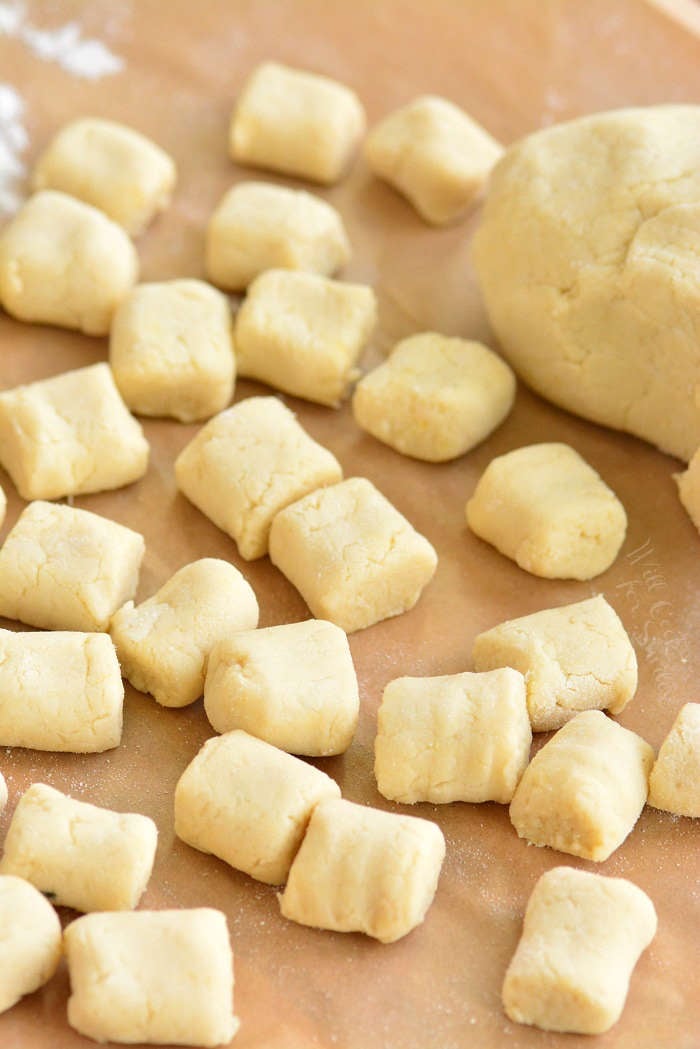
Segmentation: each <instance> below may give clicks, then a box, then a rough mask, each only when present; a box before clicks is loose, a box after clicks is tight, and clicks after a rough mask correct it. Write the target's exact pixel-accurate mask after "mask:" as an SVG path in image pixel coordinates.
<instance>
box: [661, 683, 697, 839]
mask: <svg viewBox="0 0 700 1049" xmlns="http://www.w3.org/2000/svg"><path fill="white" fill-rule="evenodd" d="M648 804H649V805H652V806H653V807H654V808H655V809H665V810H666V811H667V812H674V813H676V815H678V816H694V817H696V818H697V817H700V703H686V704H685V706H684V707H682V708H681V710H680V712H679V714H678V717H677V718H676V720H675V721H674V723H673V725H672V727H671V731H670V732H669V734H668V735H667V736H666V739H665V740H664V741H663V743H662V744H661V749H660V750H659V754H658V757H657V759H656V762H655V763H654V767H653V769H652V770H651V776H650V777H649V798H648Z"/></svg>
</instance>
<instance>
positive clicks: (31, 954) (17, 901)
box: [0, 874, 61, 1049]
mask: <svg viewBox="0 0 700 1049" xmlns="http://www.w3.org/2000/svg"><path fill="white" fill-rule="evenodd" d="M0 929H2V936H0V1013H4V1012H5V1011H6V1010H7V1009H9V1008H11V1007H12V1006H13V1005H14V1004H15V1002H18V1001H19V1000H20V998H23V997H24V995H25V994H31V993H32V991H36V990H37V989H38V988H39V987H42V986H43V985H44V984H45V983H46V981H47V980H49V979H51V977H52V976H53V974H54V972H55V971H56V967H57V966H58V963H59V960H60V957H61V923H60V921H59V920H58V915H57V914H56V912H55V910H54V909H53V907H52V906H51V904H50V903H49V902H48V900H46V899H45V898H44V897H43V896H42V895H41V893H40V892H39V891H38V890H37V889H35V888H34V886H33V885H30V884H29V882H27V881H24V879H23V878H15V877H13V876H12V875H10V874H0ZM8 1049H9V1047H8Z"/></svg>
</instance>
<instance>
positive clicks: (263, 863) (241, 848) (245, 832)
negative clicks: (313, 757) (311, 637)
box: [175, 730, 340, 885]
mask: <svg viewBox="0 0 700 1049" xmlns="http://www.w3.org/2000/svg"><path fill="white" fill-rule="evenodd" d="M337 797H340V790H339V788H338V786H337V784H336V783H335V782H334V780H332V779H331V778H330V776H327V775H326V774H325V772H321V771H319V769H316V768H314V767H313V766H312V765H307V764H306V762H304V761H302V760H301V759H300V758H295V757H292V755H291V754H286V753H285V752H284V751H282V750H278V749H277V748H276V747H273V746H271V745H270V744H269V743H265V742H264V741H263V740H261V739H256V738H255V737H254V736H249V735H248V733H247V732H242V731H239V730H235V731H233V732H227V733H225V735H223V736H215V737H214V738H213V739H209V740H207V742H206V743H205V744H204V746H203V747H202V749H201V750H200V751H199V753H198V754H197V756H196V757H195V758H194V759H193V761H192V762H190V764H189V765H188V766H187V768H186V769H185V771H184V772H183V774H182V776H181V777H180V780H179V782H178V784H177V787H176V788H175V833H176V834H177V836H178V837H179V838H182V840H183V841H185V842H187V844H188V845H192V846H193V847H194V848H195V849H200V850H201V851H202V852H210V853H212V854H213V855H214V856H218V857H219V859H222V860H225V862H226V863H228V864H230V865H231V866H232V867H235V868H236V869H237V870H241V871H244V872H245V873H246V874H249V875H250V876H251V878H256V879H257V880H258V881H264V882H267V883H268V884H270V885H282V883H283V882H285V881H286V879H287V875H288V873H289V868H290V866H291V863H292V860H293V859H294V856H295V854H296V852H297V849H298V848H299V845H300V844H301V840H302V838H303V837H304V832H305V831H306V826H307V824H308V822H309V818H310V816H311V813H312V811H313V809H314V808H315V806H316V805H317V804H318V803H319V802H320V801H323V800H324V799H327V798H337Z"/></svg>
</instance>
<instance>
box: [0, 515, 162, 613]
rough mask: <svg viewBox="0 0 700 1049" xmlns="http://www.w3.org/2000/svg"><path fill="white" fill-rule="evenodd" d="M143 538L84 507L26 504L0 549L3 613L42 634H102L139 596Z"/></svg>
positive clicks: (0, 587) (0, 602)
mask: <svg viewBox="0 0 700 1049" xmlns="http://www.w3.org/2000/svg"><path fill="white" fill-rule="evenodd" d="M144 551H145V543H144V541H143V536H142V535H139V533H138V532H134V531H132V530H131V528H127V527H126V526H125V525H121V524H117V523H116V521H110V520H109V519H108V518H106V517H100V515H99V514H93V513H91V512H90V511H89V510H78V509H76V508H75V507H73V506H63V505H61V504H55V503H44V502H34V503H30V504H29V506H26V507H25V508H24V510H23V511H22V513H21V514H20V516H19V519H18V520H17V523H16V524H15V526H14V528H13V529H12V531H11V532H10V533H9V535H8V536H7V538H6V539H5V542H4V544H3V546H2V547H0V616H6V617H7V618H8V619H19V620H21V622H23V623H29V625H30V626H36V627H41V628H43V629H45V630H82V631H91V630H106V629H107V627H108V625H109V621H110V619H111V618H112V616H113V615H114V613H115V612H116V610H117V609H118V608H121V606H122V605H123V604H124V603H125V602H126V601H129V600H130V599H131V598H132V597H133V596H134V594H135V593H136V587H137V585H138V579H139V569H140V567H141V561H142V559H143V555H144Z"/></svg>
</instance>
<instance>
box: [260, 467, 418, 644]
mask: <svg viewBox="0 0 700 1049" xmlns="http://www.w3.org/2000/svg"><path fill="white" fill-rule="evenodd" d="M270 560H271V561H272V563H273V564H274V565H277V567H278V568H279V569H280V571H282V572H283V573H284V574H285V575H286V577H287V578H288V579H289V580H290V582H292V583H293V584H294V586H295V587H296V588H297V589H298V590H299V592H300V593H301V595H302V597H303V598H304V600H305V601H306V603H307V605H308V606H309V608H310V609H311V612H312V614H313V615H314V616H316V618H317V619H329V620H330V621H331V623H335V624H336V625H337V626H339V627H342V629H343V630H345V632H346V633H348V634H349V633H351V632H352V631H354V630H362V629H364V628H365V627H368V626H372V624H373V623H378V622H379V620H381V619H388V618H389V616H397V615H400V614H401V613H402V612H407V611H408V610H409V609H411V608H413V606H414V605H415V604H416V602H417V601H418V598H419V597H420V595H421V593H422V591H423V589H424V587H425V586H427V584H428V583H429V582H430V580H431V579H432V577H433V575H434V573H435V569H436V568H437V554H436V553H435V550H434V549H433V547H432V546H431V545H430V543H429V542H428V540H427V539H426V538H425V536H422V535H420V534H419V533H418V532H417V531H416V530H415V528H413V526H412V525H411V524H410V523H409V522H408V521H407V520H406V518H405V517H403V516H402V514H400V513H399V511H398V510H397V509H396V508H395V507H394V506H392V504H391V503H390V502H389V500H388V499H386V498H385V497H384V496H383V495H382V494H381V492H379V491H378V490H377V489H376V488H375V487H374V485H373V484H372V483H371V481H368V480H367V479H366V478H364V477H351V478H349V479H348V480H347V481H341V482H340V484H334V485H330V486H329V487H327V488H321V489H319V490H318V491H316V492H311V494H310V495H307V496H304V498H303V499H299V500H298V501H297V502H296V503H292V505H291V506H288V507H287V508H286V510H282V511H281V512H280V513H278V514H277V516H276V517H275V519H274V521H273V522H272V528H271V530H270Z"/></svg>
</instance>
